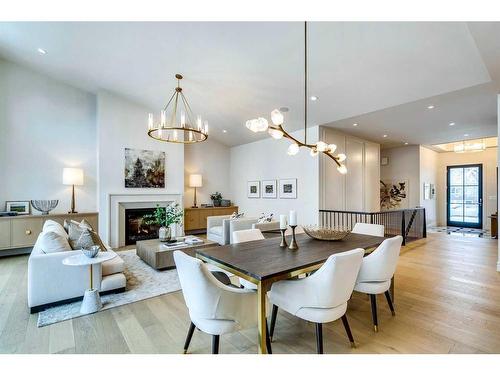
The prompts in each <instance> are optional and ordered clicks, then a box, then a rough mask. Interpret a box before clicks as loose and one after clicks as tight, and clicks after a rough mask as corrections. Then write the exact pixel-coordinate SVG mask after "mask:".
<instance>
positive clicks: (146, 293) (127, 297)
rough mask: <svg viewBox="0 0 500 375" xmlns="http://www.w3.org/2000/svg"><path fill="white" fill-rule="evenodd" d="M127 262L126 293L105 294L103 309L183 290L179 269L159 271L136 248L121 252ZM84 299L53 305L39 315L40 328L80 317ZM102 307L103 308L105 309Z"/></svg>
mask: <svg viewBox="0 0 500 375" xmlns="http://www.w3.org/2000/svg"><path fill="white" fill-rule="evenodd" d="M118 254H119V255H120V257H121V258H122V259H123V260H124V261H125V277H126V278H127V286H126V288H125V292H123V293H116V294H108V295H105V296H102V298H101V300H102V304H103V308H102V310H107V309H111V308H113V307H117V306H122V305H126V304H128V303H132V302H137V301H141V300H144V299H148V298H152V297H156V296H160V295H162V294H166V293H171V292H175V291H178V290H180V289H181V286H180V284H179V278H178V277H177V271H176V270H175V269H174V270H166V271H157V270H155V269H153V268H151V267H150V266H148V265H147V264H146V263H144V262H143V261H142V260H141V259H140V258H139V257H138V256H137V255H136V252H135V250H127V251H120V252H119V253H118ZM80 304H81V301H77V302H73V303H68V304H66V305H61V306H56V307H52V308H50V309H47V310H44V311H42V312H40V313H39V314H38V327H43V326H47V325H50V324H54V323H57V322H62V321H64V320H68V319H73V318H77V317H79V316H82V314H80ZM102 310H101V311H102Z"/></svg>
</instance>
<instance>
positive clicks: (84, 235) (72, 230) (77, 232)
mask: <svg viewBox="0 0 500 375" xmlns="http://www.w3.org/2000/svg"><path fill="white" fill-rule="evenodd" d="M68 241H69V244H70V246H71V248H72V249H73V250H76V249H85V248H89V247H91V246H93V245H97V244H95V243H94V240H93V239H92V235H91V234H90V231H89V230H88V229H87V228H84V227H81V226H80V225H79V224H75V223H74V222H70V223H69V237H68Z"/></svg>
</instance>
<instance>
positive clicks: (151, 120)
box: [148, 113, 154, 130]
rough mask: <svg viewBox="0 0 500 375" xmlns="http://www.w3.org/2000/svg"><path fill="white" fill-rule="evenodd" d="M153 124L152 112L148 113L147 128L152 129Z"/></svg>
mask: <svg viewBox="0 0 500 375" xmlns="http://www.w3.org/2000/svg"><path fill="white" fill-rule="evenodd" d="M153 126H154V119H153V114H152V113H150V114H149V118H148V128H149V130H151V129H153Z"/></svg>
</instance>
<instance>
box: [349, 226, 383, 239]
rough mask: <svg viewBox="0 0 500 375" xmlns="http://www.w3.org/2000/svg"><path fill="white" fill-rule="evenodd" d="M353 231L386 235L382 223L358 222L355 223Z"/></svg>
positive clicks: (378, 235)
mask: <svg viewBox="0 0 500 375" xmlns="http://www.w3.org/2000/svg"><path fill="white" fill-rule="evenodd" d="M351 233H358V234H367V235H369V236H377V237H384V226H383V225H380V224H368V223H356V224H354V227H353V228H352V231H351Z"/></svg>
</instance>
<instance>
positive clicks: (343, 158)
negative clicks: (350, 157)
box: [337, 154, 347, 163]
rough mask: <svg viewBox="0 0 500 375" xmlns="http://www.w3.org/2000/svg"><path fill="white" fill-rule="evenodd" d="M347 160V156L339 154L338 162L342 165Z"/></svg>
mask: <svg viewBox="0 0 500 375" xmlns="http://www.w3.org/2000/svg"><path fill="white" fill-rule="evenodd" d="M345 159H347V156H346V155H345V154H338V155H337V160H338V161H339V162H341V163H342V162H343V161H344V160H345Z"/></svg>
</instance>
